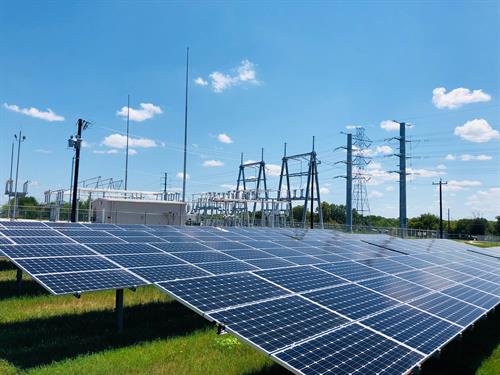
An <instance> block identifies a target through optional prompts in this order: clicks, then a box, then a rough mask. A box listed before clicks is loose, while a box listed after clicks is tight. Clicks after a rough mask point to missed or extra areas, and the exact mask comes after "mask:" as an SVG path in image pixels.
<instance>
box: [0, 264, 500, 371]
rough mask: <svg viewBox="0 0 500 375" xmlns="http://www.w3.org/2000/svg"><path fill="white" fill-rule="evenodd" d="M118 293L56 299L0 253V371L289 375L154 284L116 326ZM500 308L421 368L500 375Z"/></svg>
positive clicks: (129, 297)
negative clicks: (20, 275)
mask: <svg viewBox="0 0 500 375" xmlns="http://www.w3.org/2000/svg"><path fill="white" fill-rule="evenodd" d="M114 297H115V295H114V292H113V291H107V292H98V293H87V294H83V295H82V297H81V298H80V299H76V298H74V297H73V296H63V297H54V296H50V295H49V294H48V293H46V292H45V291H44V290H43V289H42V288H41V287H40V286H38V285H37V284H36V283H34V282H33V281H31V280H29V278H26V279H25V280H23V285H22V291H21V292H18V291H17V287H16V283H15V270H14V268H13V267H12V266H11V264H10V263H8V262H7V261H3V260H1V259H0V374H2V375H4V374H5V375H14V374H15V375H18V374H30V375H31V374H33V375H35V374H37V375H40V374H43V375H45V374H47V375H48V374H51V375H52V374H61V375H62V374H64V375H66V374H85V375H88V374H106V375H108V374H119V375H125V374H147V375H156V374H176V375H178V374H179V375H182V374H189V375H197V374H200V375H212V374H224V375H226V374H229V375H231V374H246V375H271V374H273V375H274V374H276V375H284V374H288V372H287V371H286V370H284V369H283V368H282V367H281V366H279V365H276V364H274V362H273V361H271V360H270V359H269V358H267V357H266V356H265V355H263V354H261V353H260V352H258V351H256V350H254V349H253V348H251V347H249V346H248V345H246V344H244V343H242V342H240V341H239V340H237V339H236V338H234V337H232V336H230V335H223V336H217V335H216V334H215V327H213V326H212V325H211V324H209V323H208V322H207V321H206V320H205V319H203V318H201V317H200V316H198V315H197V314H195V313H194V312H191V311H190V310H189V309H187V308H185V307H184V306H182V305H181V304H179V303H177V302H175V301H173V300H171V299H169V298H168V297H167V296H165V295H164V294H163V293H161V292H160V291H159V290H157V289H156V288H154V287H144V288H139V289H138V290H137V291H136V292H132V291H125V308H124V313H125V329H124V331H123V332H122V333H117V332H116V331H115V325H114V314H113V308H114ZM499 327H500V312H499V311H497V312H496V313H493V314H491V316H489V317H488V318H487V319H483V320H482V321H481V322H479V323H478V324H477V325H476V327H475V329H474V330H471V331H468V332H466V333H465V334H464V335H463V338H462V339H461V340H459V341H458V340H457V341H454V342H452V343H451V344H450V345H448V346H447V347H446V348H445V350H444V351H443V352H442V354H441V357H440V358H439V359H437V358H433V359H430V360H429V361H427V362H426V364H425V365H424V366H423V369H422V374H473V373H477V374H482V375H484V374H499V373H500V345H498V344H499V343H500V329H499Z"/></svg>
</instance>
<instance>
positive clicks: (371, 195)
mask: <svg viewBox="0 0 500 375" xmlns="http://www.w3.org/2000/svg"><path fill="white" fill-rule="evenodd" d="M383 196H384V193H382V192H380V191H378V190H373V191H370V193H368V197H369V198H375V199H377V198H382V197H383Z"/></svg>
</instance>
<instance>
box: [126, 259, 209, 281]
mask: <svg viewBox="0 0 500 375" xmlns="http://www.w3.org/2000/svg"><path fill="white" fill-rule="evenodd" d="M133 272H134V273H135V274H137V275H139V276H141V277H142V278H143V279H145V280H148V281H149V282H152V283H154V282H158V281H173V280H182V279H192V278H195V277H203V276H210V274H209V273H208V272H205V271H203V270H201V269H199V268H197V267H194V266H192V265H186V264H180V265H175V266H160V267H143V268H134V269H133Z"/></svg>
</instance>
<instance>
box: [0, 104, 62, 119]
mask: <svg viewBox="0 0 500 375" xmlns="http://www.w3.org/2000/svg"><path fill="white" fill-rule="evenodd" d="M3 106H4V107H5V108H6V109H8V110H9V111H12V112H16V113H21V114H23V115H26V116H30V117H34V118H39V119H41V120H45V121H49V122H52V121H64V117H63V116H61V115H58V114H56V113H54V111H52V110H51V109H50V108H47V111H45V112H44V111H40V110H39V109H38V108H35V107H30V108H20V107H19V106H17V105H15V104H7V103H4V104H3Z"/></svg>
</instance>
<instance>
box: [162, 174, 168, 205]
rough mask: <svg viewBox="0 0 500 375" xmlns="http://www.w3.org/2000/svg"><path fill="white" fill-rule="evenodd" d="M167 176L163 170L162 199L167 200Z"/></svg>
mask: <svg viewBox="0 0 500 375" xmlns="http://www.w3.org/2000/svg"><path fill="white" fill-rule="evenodd" d="M167 178H168V173H167V172H165V177H164V182H163V200H164V201H166V200H167Z"/></svg>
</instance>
